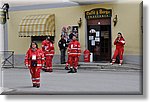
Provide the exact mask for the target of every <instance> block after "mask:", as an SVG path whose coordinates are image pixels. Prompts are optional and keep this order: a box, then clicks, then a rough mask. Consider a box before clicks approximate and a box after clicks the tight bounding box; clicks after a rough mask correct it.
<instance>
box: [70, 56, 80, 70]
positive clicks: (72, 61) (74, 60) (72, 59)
mask: <svg viewBox="0 0 150 102" xmlns="http://www.w3.org/2000/svg"><path fill="white" fill-rule="evenodd" d="M78 62H79V57H78V56H70V61H69V63H70V68H73V67H74V68H75V69H77V68H78Z"/></svg>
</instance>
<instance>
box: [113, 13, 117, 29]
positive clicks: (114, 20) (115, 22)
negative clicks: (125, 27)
mask: <svg viewBox="0 0 150 102" xmlns="http://www.w3.org/2000/svg"><path fill="white" fill-rule="evenodd" d="M113 22H114V26H116V24H117V22H118V17H117V15H115V18H114V19H113Z"/></svg>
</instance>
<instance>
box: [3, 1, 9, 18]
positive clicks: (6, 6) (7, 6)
mask: <svg viewBox="0 0 150 102" xmlns="http://www.w3.org/2000/svg"><path fill="white" fill-rule="evenodd" d="M2 9H3V10H4V11H5V12H6V16H7V19H9V14H8V9H9V4H8V3H4V5H3V6H2Z"/></svg>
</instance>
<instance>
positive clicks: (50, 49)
mask: <svg viewBox="0 0 150 102" xmlns="http://www.w3.org/2000/svg"><path fill="white" fill-rule="evenodd" d="M42 51H43V52H44V53H45V56H47V55H50V56H53V55H54V53H55V52H54V44H53V43H52V42H50V41H47V40H44V41H43V42H42Z"/></svg>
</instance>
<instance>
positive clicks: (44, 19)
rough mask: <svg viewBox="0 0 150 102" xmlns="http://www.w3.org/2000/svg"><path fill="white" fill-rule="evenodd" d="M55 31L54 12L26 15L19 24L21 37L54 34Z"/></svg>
mask: <svg viewBox="0 0 150 102" xmlns="http://www.w3.org/2000/svg"><path fill="white" fill-rule="evenodd" d="M54 33H55V15H54V14H51V15H50V14H44V15H30V16H26V17H24V18H23V19H22V20H21V22H20V24H19V37H30V36H54Z"/></svg>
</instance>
